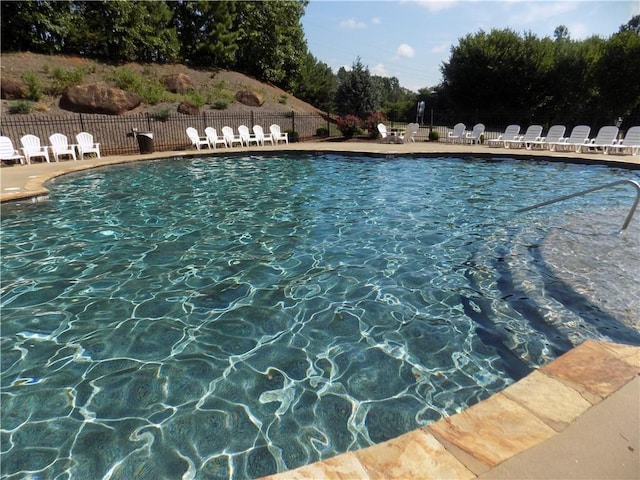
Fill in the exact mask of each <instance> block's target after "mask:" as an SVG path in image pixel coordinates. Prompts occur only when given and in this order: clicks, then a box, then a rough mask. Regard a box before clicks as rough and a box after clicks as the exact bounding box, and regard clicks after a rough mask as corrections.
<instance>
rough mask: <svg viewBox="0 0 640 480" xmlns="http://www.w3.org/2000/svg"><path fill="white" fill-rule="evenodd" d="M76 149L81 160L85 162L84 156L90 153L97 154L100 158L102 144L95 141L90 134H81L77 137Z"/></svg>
mask: <svg viewBox="0 0 640 480" xmlns="http://www.w3.org/2000/svg"><path fill="white" fill-rule="evenodd" d="M76 142H77V144H76V148H77V149H78V153H79V154H80V159H81V160H84V156H85V155H86V154H88V153H95V154H96V156H97V157H98V158H100V144H99V143H95V142H94V141H93V135H91V134H90V133H89V132H80V133H79V134H77V135H76Z"/></svg>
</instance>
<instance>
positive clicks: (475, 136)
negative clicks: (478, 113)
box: [464, 123, 484, 144]
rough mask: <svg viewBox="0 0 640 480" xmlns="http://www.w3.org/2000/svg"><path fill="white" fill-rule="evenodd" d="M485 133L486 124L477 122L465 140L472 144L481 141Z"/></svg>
mask: <svg viewBox="0 0 640 480" xmlns="http://www.w3.org/2000/svg"><path fill="white" fill-rule="evenodd" d="M483 134H484V124H482V123H476V124H475V125H474V126H473V130H472V131H471V132H467V133H466V134H465V136H464V140H465V142H469V143H471V144H475V143H480V137H481V136H482V135H483Z"/></svg>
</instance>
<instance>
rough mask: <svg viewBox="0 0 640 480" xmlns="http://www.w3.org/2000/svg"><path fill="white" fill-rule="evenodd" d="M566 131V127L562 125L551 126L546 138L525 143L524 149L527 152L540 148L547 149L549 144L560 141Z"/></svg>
mask: <svg viewBox="0 0 640 480" xmlns="http://www.w3.org/2000/svg"><path fill="white" fill-rule="evenodd" d="M566 129H567V127H565V126H564V125H553V126H552V127H551V128H550V129H549V131H548V132H547V135H546V136H544V137H540V139H539V140H533V141H531V142H527V143H526V144H525V148H526V149H527V150H531V149H532V148H535V147H540V148H542V149H543V150H544V149H545V148H549V145H550V144H551V143H556V142H559V141H560V139H561V138H562V136H563V135H564V132H565V130H566Z"/></svg>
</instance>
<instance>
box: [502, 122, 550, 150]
mask: <svg viewBox="0 0 640 480" xmlns="http://www.w3.org/2000/svg"><path fill="white" fill-rule="evenodd" d="M541 134H542V125H529V127H528V128H527V131H526V132H524V135H522V136H521V137H519V138H516V139H513V140H505V141H504V146H505V148H521V147H523V146H525V147H526V145H527V143H531V142H536V141H539V140H540V135H541Z"/></svg>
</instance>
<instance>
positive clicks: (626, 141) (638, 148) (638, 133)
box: [607, 126, 640, 155]
mask: <svg viewBox="0 0 640 480" xmlns="http://www.w3.org/2000/svg"><path fill="white" fill-rule="evenodd" d="M607 149H608V150H611V151H613V150H618V151H619V152H620V153H622V152H623V151H624V150H626V149H629V150H630V153H631V155H638V153H640V126H637V127H631V128H630V129H629V130H627V133H626V135H625V136H624V138H623V139H622V140H620V141H619V142H618V143H616V144H615V145H610V146H609V147H607Z"/></svg>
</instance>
